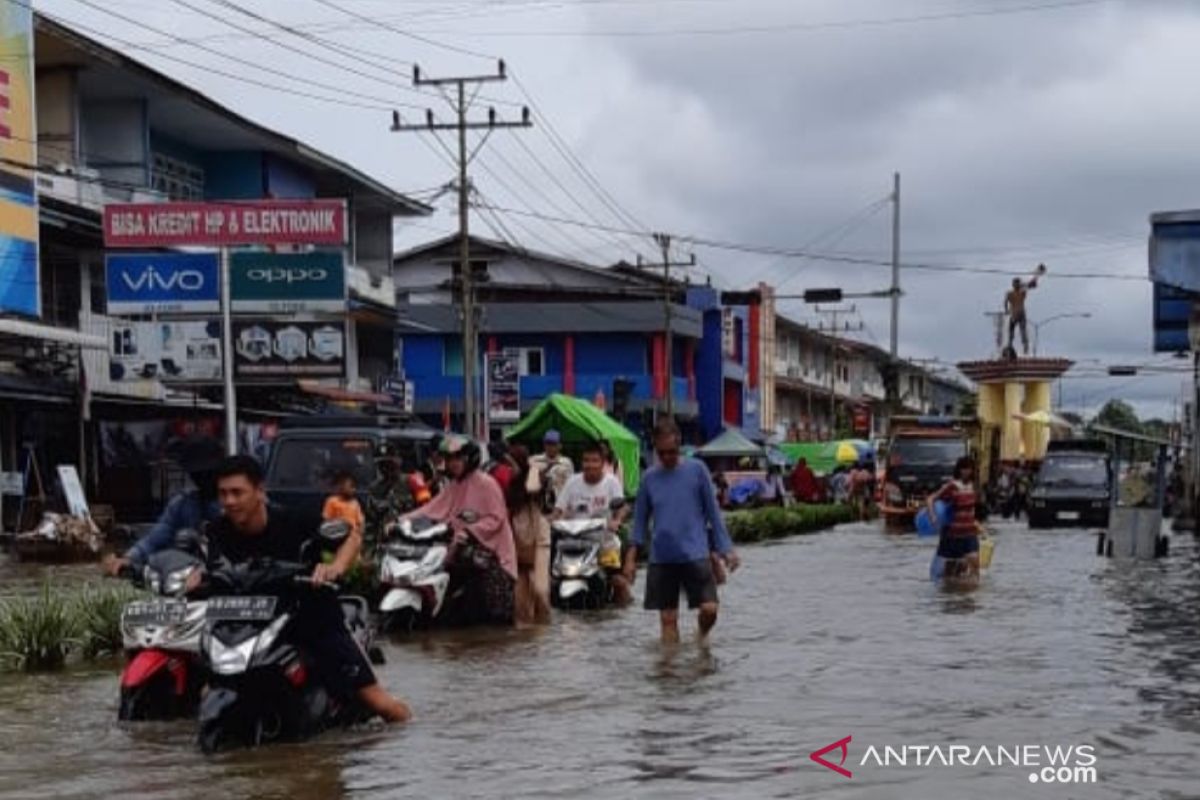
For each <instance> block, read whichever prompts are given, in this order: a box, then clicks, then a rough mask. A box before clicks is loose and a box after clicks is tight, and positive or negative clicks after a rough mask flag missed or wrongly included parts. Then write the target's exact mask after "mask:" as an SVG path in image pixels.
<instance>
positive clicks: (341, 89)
mask: <svg viewBox="0 0 1200 800" xmlns="http://www.w3.org/2000/svg"><path fill="white" fill-rule="evenodd" d="M74 1H75V2H76V3H79V4H80V5H84V6H87V7H88V8H91V9H94V10H96V11H99V12H101V13H103V14H106V15H107V16H110V17H113V18H114V19H118V20H121V21H122V22H125V23H128V24H130V25H134V26H136V27H139V28H144V29H145V30H148V31H151V32H152V33H157V34H159V35H160V36H169V37H171V38H180V37H177V36H175V34H173V33H171V32H169V31H165V30H163V29H162V28H157V27H155V26H153V25H149V24H147V23H145V22H141V21H140V20H138V19H135V18H134V17H130V16H128V15H126V14H122V13H121V12H119V11H113V10H112V9H110V8H106V7H105V6H103V5H101V4H100V3H97V2H94V0H74ZM8 2H19V0H8ZM174 2H176V3H182V2H183V0H174ZM229 24H231V25H232V24H233V23H229ZM68 27H71V25H68ZM105 35H106V36H108V37H109V38H111V39H112V40H113V41H116V42H123V40H122V39H120V38H118V37H116V36H112V35H111V34H105ZM190 46H191V47H194V48H196V49H198V50H203V51H204V52H206V53H211V54H213V55H215V56H217V57H219V58H224V59H226V60H228V61H232V62H234V63H236V64H241V65H243V66H246V67H250V68H251V69H256V70H260V71H262V72H265V73H268V74H270V75H276V76H278V77H281V78H284V79H285V80H289V81H293V82H296V83H304V84H306V85H309V86H315V87H317V88H319V89H325V90H327V91H332V92H336V93H338V94H339V95H349V96H351V97H358V98H361V99H364V100H370V101H372V102H375V103H379V104H380V105H378V106H371V107H372V108H377V109H383V110H388V107H389V105H400V106H406V107H408V108H418V106H415V105H412V104H409V103H403V102H398V101H393V100H389V99H388V98H386V97H379V96H377V95H370V94H365V93H363V92H356V91H354V90H353V89H348V88H346V87H345V86H335V85H333V84H328V83H323V82H321V81H317V80H313V79H312V78H303V77H298V76H296V75H294V74H292V73H289V72H287V71H286V70H282V69H275V68H274V67H270V66H265V65H263V64H261V63H256V62H254V61H252V60H250V59H247V58H241V57H240V56H235V55H232V54H230V53H226V52H223V51H221V50H218V49H217V48H214V47H209V46H208V45H204V44H191V45H190ZM159 55H160V56H161V57H164V58H166V57H168V56H167V55H166V54H165V53H160V54H159ZM170 58H171V59H172V60H179V59H176V58H174V57H173V56H172V57H170ZM192 66H197V65H195V64H192ZM197 68H198V69H205V70H208V71H211V72H217V71H216V70H214V69H213V68H211V67H206V66H197ZM217 74H222V73H220V72H217ZM226 74H228V73H226ZM237 79H239V80H241V79H243V76H237ZM276 88H283V87H276ZM297 93H299V92H297ZM311 96H313V97H316V98H318V99H323V100H326V101H329V100H330V98H327V97H325V96H323V95H311Z"/></svg>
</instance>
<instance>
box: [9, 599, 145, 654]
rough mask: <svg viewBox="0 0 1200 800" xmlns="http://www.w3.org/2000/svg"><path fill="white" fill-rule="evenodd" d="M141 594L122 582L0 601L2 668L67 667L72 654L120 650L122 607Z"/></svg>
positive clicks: (105, 652) (111, 652)
mask: <svg viewBox="0 0 1200 800" xmlns="http://www.w3.org/2000/svg"><path fill="white" fill-rule="evenodd" d="M139 596H142V595H141V592H138V591H137V590H135V589H133V588H131V587H129V586H126V585H122V584H114V585H109V586H103V587H97V586H93V585H91V584H88V585H86V586H84V587H83V590H82V591H72V592H63V591H61V590H59V589H56V588H54V587H53V586H51V584H50V582H49V581H46V582H45V583H43V584H42V588H41V590H40V591H39V592H38V593H37V594H35V595H29V596H24V597H9V598H6V599H3V600H0V669H5V668H9V669H18V670H23V671H25V672H45V671H52V670H58V669H62V668H63V667H64V666H66V664H67V661H68V659H69V658H70V657H71V656H72V655H73V654H79V655H81V656H83V657H84V658H99V657H102V656H105V655H112V654H114V653H118V652H120V650H121V610H122V609H124V607H125V604H126V603H127V602H129V601H130V600H132V599H134V598H136V597H139Z"/></svg>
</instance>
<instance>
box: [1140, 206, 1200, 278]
mask: <svg viewBox="0 0 1200 800" xmlns="http://www.w3.org/2000/svg"><path fill="white" fill-rule="evenodd" d="M1150 227H1151V233H1150V280H1152V281H1154V282H1155V283H1161V284H1163V285H1165V286H1173V287H1174V288H1176V289H1184V290H1187V291H1191V292H1200V213H1198V212H1195V211H1181V212H1168V213H1164V214H1154V215H1153V216H1152V217H1150Z"/></svg>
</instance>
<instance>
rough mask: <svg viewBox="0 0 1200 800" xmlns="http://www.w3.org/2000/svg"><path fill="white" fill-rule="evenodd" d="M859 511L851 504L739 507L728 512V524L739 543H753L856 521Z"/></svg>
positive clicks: (736, 541) (726, 517) (726, 520)
mask: <svg viewBox="0 0 1200 800" xmlns="http://www.w3.org/2000/svg"><path fill="white" fill-rule="evenodd" d="M856 519H858V514H857V512H856V511H855V509H853V508H852V507H850V506H847V505H802V506H793V507H791V508H760V509H755V510H753V511H735V512H733V513H731V514H727V515H726V516H725V526H726V527H727V528H728V529H729V536H730V537H731V538H732V539H733V541H734V543H736V544H750V543H752V542H762V541H768V540H771V539H783V538H785V537H787V536H797V535H800V534H804V533H814V532H816V531H823V530H826V529H828V528H832V527H833V526H834V525H841V524H842V523H845V522H853V521H854V520H856Z"/></svg>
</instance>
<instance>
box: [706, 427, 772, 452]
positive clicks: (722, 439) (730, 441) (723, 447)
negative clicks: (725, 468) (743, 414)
mask: <svg viewBox="0 0 1200 800" xmlns="http://www.w3.org/2000/svg"><path fill="white" fill-rule="evenodd" d="M766 454H767V451H766V450H765V449H764V448H763V447H762V446H761V445H757V444H755V443H754V442H752V441H750V440H749V439H748V438H746V436H745V434H743V433H742V432H741V431H739V430H738V429H737V428H726V429H725V430H724V431H722V432H721V434H720V435H719V436H717V438H715V439H713V440H712V441H711V442H709V443H708V444H706V445H704V446H703V447H701V448H700V449H699V450H697V451H696V457H697V458H742V457H743V456H752V457H755V458H762V457H764V456H766Z"/></svg>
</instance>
